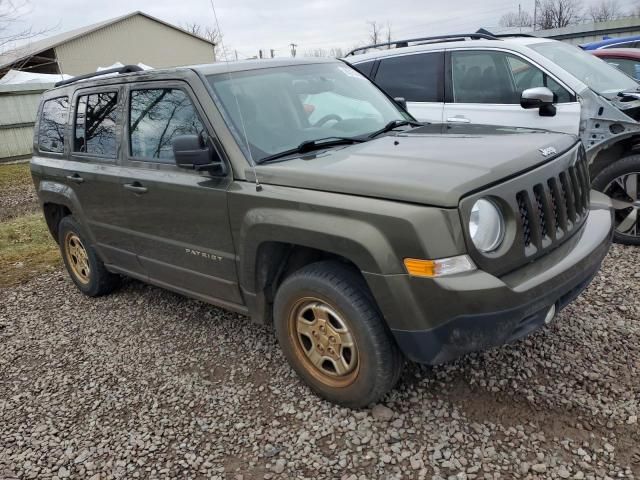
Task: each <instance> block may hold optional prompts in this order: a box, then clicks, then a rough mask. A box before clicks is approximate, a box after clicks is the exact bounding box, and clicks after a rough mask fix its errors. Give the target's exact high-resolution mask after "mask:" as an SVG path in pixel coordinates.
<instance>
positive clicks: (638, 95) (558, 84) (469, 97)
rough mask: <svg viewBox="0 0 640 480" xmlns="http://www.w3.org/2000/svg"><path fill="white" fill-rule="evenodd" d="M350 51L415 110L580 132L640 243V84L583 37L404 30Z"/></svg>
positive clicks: (442, 117) (604, 188)
mask: <svg viewBox="0 0 640 480" xmlns="http://www.w3.org/2000/svg"><path fill="white" fill-rule="evenodd" d="M391 47H395V48H391ZM359 52H365V53H360V54H357V53H359ZM345 59H346V60H347V61H348V62H349V63H351V64H352V65H353V66H354V67H355V68H357V69H358V70H360V71H361V72H362V73H364V74H365V75H367V76H369V78H371V79H372V80H374V81H375V82H376V83H377V84H378V85H379V86H380V87H381V88H383V89H384V90H385V91H386V92H387V93H388V94H389V95H391V96H392V97H402V98H403V100H404V101H406V105H407V108H408V110H409V112H410V113H411V114H412V115H413V116H415V117H416V118H417V119H418V120H423V121H429V122H446V123H449V124H460V123H471V124H493V125H504V126H509V127H514V126H515V127H528V128H546V129H549V130H553V131H560V132H566V133H572V134H577V135H580V137H581V138H582V140H583V142H584V144H585V146H586V149H587V156H588V161H589V165H590V174H591V178H592V179H593V185H594V187H595V188H596V189H597V190H599V191H601V192H604V193H606V194H607V195H609V196H610V197H611V198H612V199H613V200H614V207H615V208H616V214H615V217H616V234H615V239H616V240H617V241H618V242H620V243H627V244H633V245H640V225H639V222H640V215H639V214H638V211H639V209H640V188H638V181H639V180H638V179H639V178H640V155H638V149H639V148H640V123H638V120H640V92H639V91H638V88H639V85H638V82H636V81H635V80H633V79H632V78H629V77H628V76H627V75H624V74H623V73H621V72H620V71H618V70H617V69H615V68H614V67H612V66H610V65H607V64H606V63H605V62H602V61H600V60H599V59H597V58H596V57H594V56H593V55H590V54H588V53H586V52H584V51H583V50H581V49H579V48H578V47H575V46H572V45H569V44H566V43H562V42H558V41H555V40H549V39H545V38H537V37H531V36H526V35H518V36H503V37H496V36H493V35H488V34H484V33H475V34H462V35H446V36H439V37H427V38H421V39H411V40H402V41H396V42H390V43H384V44H378V45H369V46H366V47H362V48H358V49H356V50H354V51H353V52H350V53H349V55H347V57H346V58H345Z"/></svg>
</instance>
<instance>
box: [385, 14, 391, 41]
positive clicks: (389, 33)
mask: <svg viewBox="0 0 640 480" xmlns="http://www.w3.org/2000/svg"><path fill="white" fill-rule="evenodd" d="M386 40H387V43H391V22H389V20H387V38H386ZM387 48H391V45H389V46H388V47H387Z"/></svg>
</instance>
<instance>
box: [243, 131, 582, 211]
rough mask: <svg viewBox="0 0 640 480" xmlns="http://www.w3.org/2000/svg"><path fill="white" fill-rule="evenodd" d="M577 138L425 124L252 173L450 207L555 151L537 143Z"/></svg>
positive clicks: (268, 179) (273, 180) (560, 144)
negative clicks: (403, 131) (542, 150)
mask: <svg viewBox="0 0 640 480" xmlns="http://www.w3.org/2000/svg"><path fill="white" fill-rule="evenodd" d="M576 141H577V139H576V137H574V136H572V135H567V134H562V133H553V132H548V131H546V130H531V129H524V128H505V127H493V126H486V125H440V124H432V125H426V126H424V127H419V128H416V129H413V130H410V131H408V132H406V133H401V134H398V135H390V136H385V137H381V138H378V139H375V140H371V141H369V142H366V143H361V144H356V145H350V146H346V147H334V148H332V149H328V150H322V151H319V152H311V153H310V154H304V155H303V156H302V157H299V158H294V159H283V160H282V161H279V162H277V163H269V164H265V165H259V166H257V167H256V173H257V175H258V178H259V180H260V182H262V183H264V184H272V185H284V186H290V187H297V188H306V189H314V190H323V191H330V192H336V193H346V194H351V195H359V196H368V197H377V198H385V199H389V200H398V201H406V202H412V203H422V204H427V205H437V206H442V207H457V206H458V202H459V201H460V199H461V198H462V197H463V196H464V195H466V194H468V193H470V192H472V191H476V190H478V189H482V188H484V187H486V186H488V185H491V184H494V183H495V182H498V181H500V180H502V179H506V178H508V177H511V176H514V175H516V174H518V173H520V172H524V171H526V170H529V169H531V168H533V167H535V166H538V165H540V164H542V163H545V162H548V161H550V160H551V159H552V158H554V157H555V156H556V155H548V156H546V157H545V156H544V155H543V153H542V152H541V149H545V148H547V147H553V148H555V150H556V151H557V153H558V154H561V153H562V152H565V151H566V150H568V149H570V148H571V147H572V146H573V145H574V144H575V143H576ZM247 175H248V176H251V177H252V176H253V175H251V173H250V171H248V172H247Z"/></svg>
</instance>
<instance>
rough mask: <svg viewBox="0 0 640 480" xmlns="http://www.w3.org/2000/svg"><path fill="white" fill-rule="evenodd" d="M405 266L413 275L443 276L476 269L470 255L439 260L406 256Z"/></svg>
mask: <svg viewBox="0 0 640 480" xmlns="http://www.w3.org/2000/svg"><path fill="white" fill-rule="evenodd" d="M404 267H405V268H406V269H407V273H408V274H409V275H411V276H413V277H430V278H433V277H442V276H445V275H454V274H456V273H462V272H470V271H472V270H475V269H476V266H475V264H474V263H473V260H471V258H469V256H468V255H460V256H457V257H449V258H440V259H437V260H420V259H417V258H405V259H404Z"/></svg>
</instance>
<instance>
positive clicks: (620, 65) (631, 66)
mask: <svg viewBox="0 0 640 480" xmlns="http://www.w3.org/2000/svg"><path fill="white" fill-rule="evenodd" d="M589 53H592V54H593V55H595V56H596V57H598V58H601V59H602V60H604V61H605V62H607V63H608V64H609V65H612V66H614V67H616V68H617V69H618V70H622V71H623V72H624V73H626V74H627V75H629V76H630V77H633V78H635V79H636V80H640V48H606V49H603V50H592V51H591V52H589Z"/></svg>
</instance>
